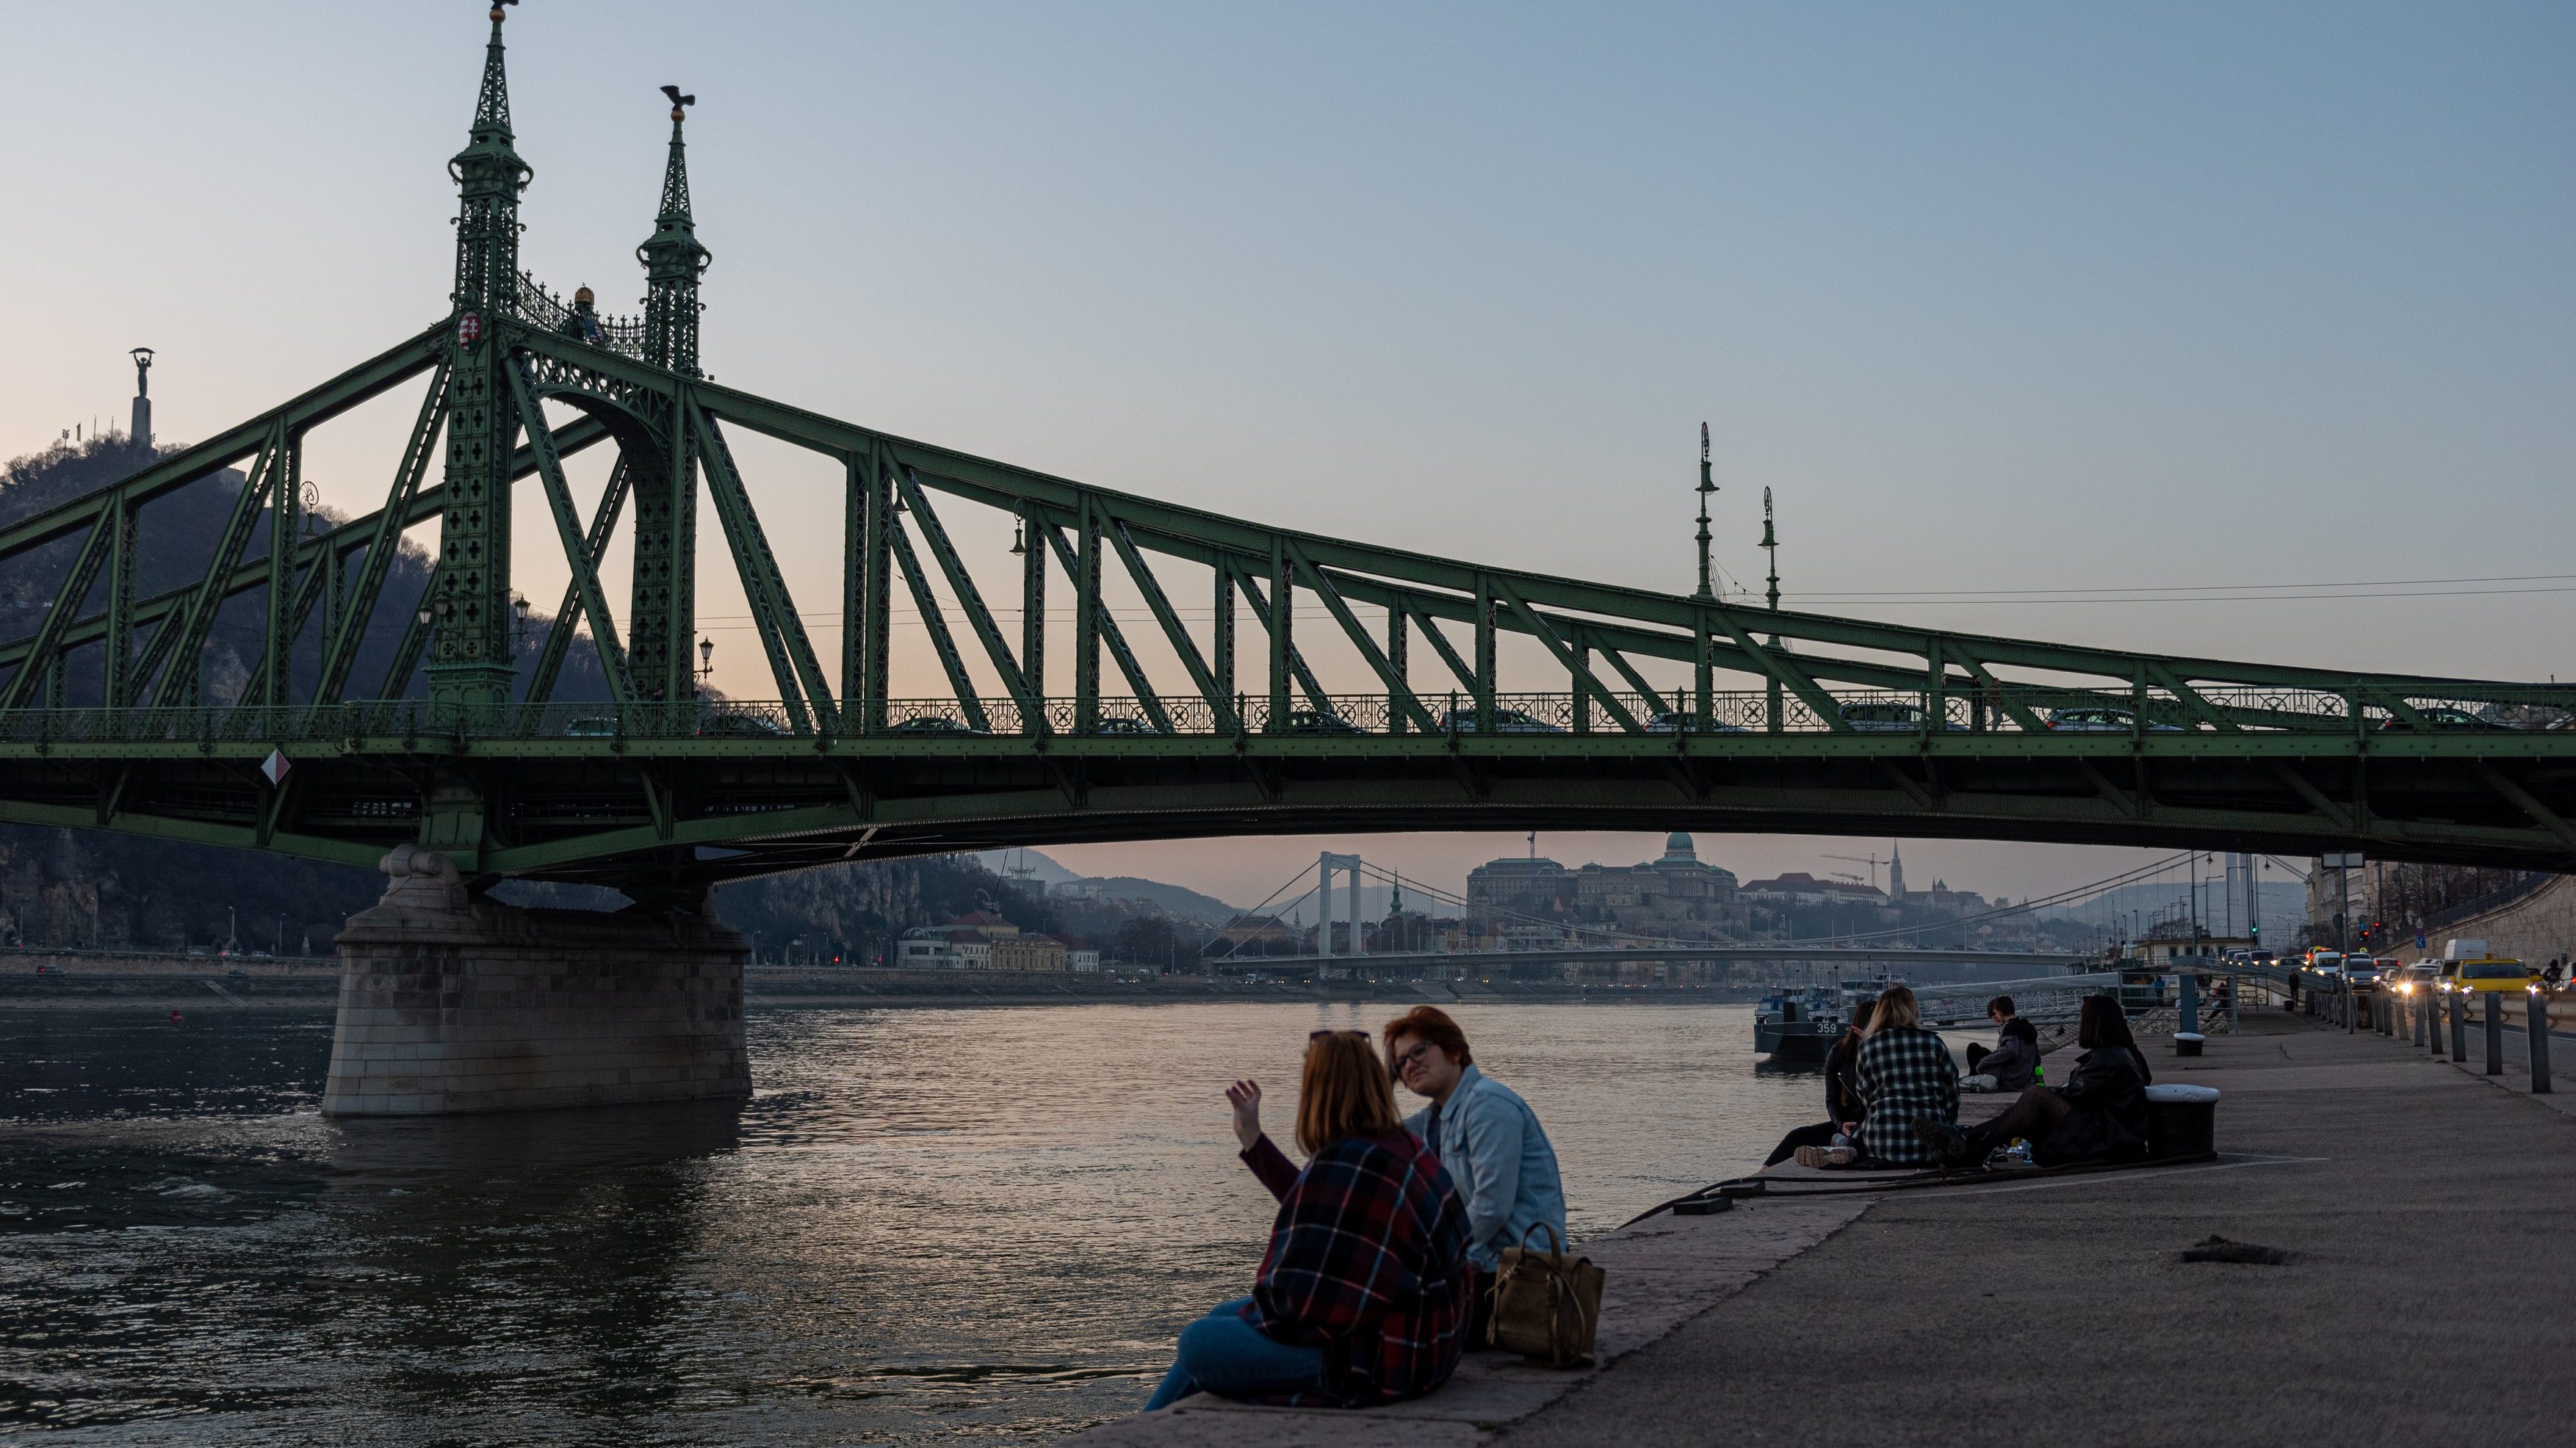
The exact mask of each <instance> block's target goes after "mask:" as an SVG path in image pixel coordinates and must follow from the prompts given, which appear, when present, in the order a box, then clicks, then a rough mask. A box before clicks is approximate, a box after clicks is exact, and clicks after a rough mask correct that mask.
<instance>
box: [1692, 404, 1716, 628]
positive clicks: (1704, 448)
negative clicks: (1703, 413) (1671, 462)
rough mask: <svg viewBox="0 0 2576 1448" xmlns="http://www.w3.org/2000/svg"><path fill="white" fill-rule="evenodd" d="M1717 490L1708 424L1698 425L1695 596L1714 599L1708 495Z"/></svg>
mask: <svg viewBox="0 0 2576 1448" xmlns="http://www.w3.org/2000/svg"><path fill="white" fill-rule="evenodd" d="M1716 491H1717V483H1716V481H1715V480H1714V479H1712V478H1711V477H1710V476H1709V459H1708V424H1707V423H1705V422H1703V423H1701V424H1700V425H1699V592H1698V593H1697V594H1695V595H1693V596H1694V597H1696V598H1699V599H1702V600H1707V601H1714V600H1715V599H1716V598H1717V590H1716V589H1715V588H1714V587H1712V586H1711V585H1710V581H1709V567H1708V495H1709V494H1711V493H1714V492H1716Z"/></svg>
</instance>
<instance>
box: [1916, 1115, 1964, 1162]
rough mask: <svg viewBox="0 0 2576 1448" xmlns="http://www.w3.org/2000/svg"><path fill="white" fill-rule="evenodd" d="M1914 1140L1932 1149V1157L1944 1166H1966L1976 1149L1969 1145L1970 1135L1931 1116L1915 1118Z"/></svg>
mask: <svg viewBox="0 0 2576 1448" xmlns="http://www.w3.org/2000/svg"><path fill="white" fill-rule="evenodd" d="M1914 1139H1915V1140H1916V1141H1919V1142H1921V1143H1923V1144H1924V1145H1925V1146H1928V1147H1930V1148H1931V1149H1932V1157H1933V1159H1934V1160H1935V1161H1938V1162H1940V1163H1941V1165H1943V1166H1964V1165H1966V1164H1967V1162H1968V1159H1969V1158H1970V1156H1972V1155H1973V1154H1974V1149H1973V1148H1972V1147H1970V1145H1969V1144H1968V1133H1967V1132H1965V1131H1962V1130H1960V1129H1959V1128H1958V1127H1957V1126H1955V1125H1953V1124H1951V1123H1950V1122H1947V1121H1935V1120H1933V1119H1932V1118H1931V1117H1929V1116H1918V1117H1915V1118H1914Z"/></svg>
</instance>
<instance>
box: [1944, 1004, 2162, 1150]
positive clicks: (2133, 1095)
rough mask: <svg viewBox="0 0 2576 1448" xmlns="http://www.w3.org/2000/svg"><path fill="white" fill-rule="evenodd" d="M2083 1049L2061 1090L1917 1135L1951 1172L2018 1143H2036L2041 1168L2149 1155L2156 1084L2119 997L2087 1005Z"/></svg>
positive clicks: (2079, 1036)
mask: <svg viewBox="0 0 2576 1448" xmlns="http://www.w3.org/2000/svg"><path fill="white" fill-rule="evenodd" d="M2075 1043H2076V1044H2077V1045H2079V1046H2082V1047H2084V1048H2085V1049H2084V1054H2083V1055H2082V1056H2080V1057H2078V1058H2076V1062H2075V1074H2074V1075H2072V1076H2070V1077H2068V1078H2067V1080H2066V1084H2065V1085H2063V1086H2056V1087H2049V1086H2033V1087H2031V1088H2029V1089H2028V1090H2025V1091H2024V1092H2022V1093H2021V1099H2020V1100H2018V1101H2015V1102H2014V1103H2013V1104H2012V1105H2010V1106H2008V1107H2006V1108H2004V1112H2003V1114H2002V1115H2001V1116H1998V1117H1996V1118H1994V1119H1993V1120H1991V1121H1987V1122H1983V1123H1981V1124H1979V1125H1977V1126H1975V1127H1972V1128H1969V1129H1967V1130H1961V1129H1960V1128H1959V1126H1958V1123H1957V1122H1956V1121H1955V1120H1953V1121H1950V1122H1946V1123H1945V1122H1939V1121H1933V1120H1930V1119H1925V1120H1921V1121H1917V1122H1916V1123H1915V1131H1916V1135H1917V1136H1918V1137H1919V1138H1920V1139H1921V1140H1922V1142H1923V1144H1924V1145H1925V1146H1927V1147H1929V1148H1931V1149H1933V1150H1934V1151H1935V1152H1936V1153H1937V1154H1938V1155H1939V1156H1940V1158H1941V1161H1942V1164H1943V1165H1945V1166H1974V1165H1977V1164H1978V1163H1980V1162H1983V1161H1984V1160H1985V1159H1986V1156H1987V1154H1988V1153H1989V1152H1991V1151H1993V1150H1994V1149H1995V1148H1996V1147H1998V1146H2002V1145H2004V1144H2005V1143H2007V1142H2009V1141H2011V1140H2012V1139H2013V1138H2015V1137H2021V1138H2023V1139H2025V1140H2027V1141H2029V1142H2030V1159H2031V1160H2032V1161H2033V1162H2035V1163H2037V1164H2038V1165H2040V1166H2065V1165H2067V1164H2068V1163H2070V1162H2079V1161H2105V1160H2122V1159H2127V1158H2131V1157H2137V1156H2143V1155H2145V1154H2146V1149H2147V1087H2148V1086H2149V1085H2151V1084H2153V1082H2154V1080H2155V1076H2154V1073H2152V1072H2150V1071H2149V1070H2148V1069H2147V1058H2146V1057H2145V1056H2144V1055H2143V1054H2141V1053H2140V1052H2139V1050H2138V1041H2137V1038H2136V1037H2135V1036H2132V1035H2131V1034H2129V1021H2128V1017H2127V1016H2126V1015H2125V1014H2124V1013H2123V1012H2122V1011H2121V1010H2120V1002H2119V999H2118V997H2116V996H2107V995H2096V996H2086V997H2085V998H2084V1014H2083V1016H2082V1017H2081V1019H2080V1021H2079V1023H2078V1025H2077V1027H2076V1035H2075Z"/></svg>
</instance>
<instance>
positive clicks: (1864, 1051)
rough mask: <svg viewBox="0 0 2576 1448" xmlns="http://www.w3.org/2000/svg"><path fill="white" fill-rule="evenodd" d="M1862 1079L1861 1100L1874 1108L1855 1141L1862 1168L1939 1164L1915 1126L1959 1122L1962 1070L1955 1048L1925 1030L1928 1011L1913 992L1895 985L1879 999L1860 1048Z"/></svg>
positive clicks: (1871, 1108)
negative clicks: (1952, 1056) (1952, 1050)
mask: <svg viewBox="0 0 2576 1448" xmlns="http://www.w3.org/2000/svg"><path fill="white" fill-rule="evenodd" d="M1859 1076H1860V1090H1861V1098H1862V1099H1863V1100H1865V1101H1867V1102H1868V1103H1869V1114H1868V1115H1867V1116H1866V1117H1865V1118H1863V1119H1862V1121H1861V1127H1860V1130H1859V1131H1858V1132H1857V1133H1855V1134H1854V1136H1853V1140H1854V1142H1855V1144H1857V1145H1858V1146H1859V1147H1860V1151H1861V1159H1862V1160H1861V1164H1865V1165H1871V1166H1931V1165H1933V1164H1934V1163H1935V1160H1936V1158H1935V1157H1934V1155H1933V1152H1932V1148H1931V1147H1930V1146H1929V1145H1927V1144H1926V1143H1925V1142H1924V1141H1923V1140H1922V1139H1921V1138H1920V1137H1918V1136H1917V1135H1916V1134H1915V1132H1914V1131H1913V1129H1912V1124H1913V1123H1914V1122H1915V1121H1916V1120H1917V1119H1929V1120H1933V1121H1940V1122H1948V1123H1953V1124H1955V1123H1956V1122H1957V1121H1958V1119H1959V1068H1958V1065H1957V1064H1956V1063H1955V1062H1953V1061H1952V1060H1951V1059H1950V1047H1949V1045H1948V1044H1947V1043H1946V1042H1944V1041H1943V1040H1942V1039H1941V1037H1940V1036H1939V1035H1938V1034H1937V1033H1935V1032H1932V1031H1928V1030H1925V1029H1924V1028H1923V1007H1922V1006H1921V1005H1920V1004H1919V1003H1918V1002H1917V1001H1916V1000H1915V999H1914V992H1913V991H1911V990H1908V989H1907V988H1905V987H1904V986H1901V985H1892V986H1889V987H1888V988H1887V989H1886V990H1885V991H1884V992H1882V993H1881V994H1880V995H1879V998H1878V1007H1877V1011H1876V1013H1875V1014H1874V1015H1872V1016H1871V1018H1870V1023H1869V1034H1868V1035H1867V1036H1866V1037H1863V1038H1862V1040H1861V1043H1860V1069H1859Z"/></svg>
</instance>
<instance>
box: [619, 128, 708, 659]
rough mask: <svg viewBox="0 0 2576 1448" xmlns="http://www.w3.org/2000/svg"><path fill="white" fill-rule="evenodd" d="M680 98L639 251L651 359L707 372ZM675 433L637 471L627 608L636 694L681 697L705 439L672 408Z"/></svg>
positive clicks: (693, 620) (669, 416) (693, 615)
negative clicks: (659, 454)
mask: <svg viewBox="0 0 2576 1448" xmlns="http://www.w3.org/2000/svg"><path fill="white" fill-rule="evenodd" d="M662 91H663V93H664V94H665V95H668V96H669V97H670V98H671V154H670V160H669V162H668V163H667V164H666V165H665V166H664V167H663V171H662V210H661V214H660V215H659V216H657V217H655V218H654V224H653V235H652V236H651V237H649V238H647V239H646V240H645V242H644V244H643V245H642V246H639V247H637V248H636V249H635V256H636V259H637V260H639V261H641V262H643V263H644V281H645V293H644V360H646V361H648V362H651V363H653V364H654V365H656V366H660V367H668V368H669V369H671V370H672V371H674V372H677V373H679V374H680V375H681V376H683V377H696V376H698V375H700V374H699V371H698V313H699V311H700V310H701V307H702V304H701V303H700V302H699V301H698V278H699V276H700V275H701V274H703V273H704V272H705V271H706V269H707V264H708V263H709V262H710V261H711V260H713V257H712V255H711V254H710V253H709V252H708V251H707V249H706V248H705V247H703V246H701V245H699V244H698V234H697V224H696V223H695V222H694V221H693V220H691V219H690V216H689V153H688V141H687V137H686V135H685V133H684V132H685V128H686V126H687V124H688V114H689V112H688V107H689V106H690V105H691V104H693V103H694V102H695V101H696V100H697V97H696V96H684V95H682V94H680V88H679V87H678V86H664V87H662ZM656 420H657V421H658V422H660V424H661V426H662V435H663V436H664V437H665V438H667V439H668V440H669V454H668V456H666V457H664V458H662V459H660V460H659V463H660V465H659V466H658V467H657V466H652V465H650V464H646V463H642V462H640V461H639V462H638V464H637V465H636V468H635V592H634V605H633V608H632V610H631V612H630V613H629V614H628V618H629V624H628V627H629V630H630V638H631V639H632V649H633V653H632V669H633V678H634V681H635V693H636V696H637V697H638V698H641V699H661V700H679V699H686V698H688V697H689V696H690V695H691V693H692V692H693V691H694V690H695V688H696V677H695V675H694V674H693V673H692V672H691V669H690V663H691V660H690V656H689V655H690V647H689V645H690V640H691V638H692V636H693V635H694V634H695V633H696V631H697V609H696V606H695V603H694V600H695V598H696V595H697V589H696V586H695V585H696V582H697V580H696V578H695V575H694V568H695V559H696V557H697V546H698V439H697V438H696V436H695V435H694V434H693V433H692V432H691V430H690V427H689V420H688V418H687V417H686V416H685V415H683V414H682V413H680V412H678V411H675V410H672V409H668V408H665V409H664V411H663V415H662V416H661V417H659V418H658V419H656Z"/></svg>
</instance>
